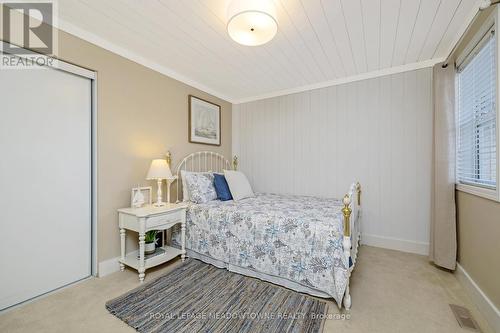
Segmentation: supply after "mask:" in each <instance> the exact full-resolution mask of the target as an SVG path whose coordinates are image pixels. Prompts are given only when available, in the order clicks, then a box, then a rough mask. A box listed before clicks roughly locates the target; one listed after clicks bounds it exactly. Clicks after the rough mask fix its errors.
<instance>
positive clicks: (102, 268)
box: [97, 257, 120, 277]
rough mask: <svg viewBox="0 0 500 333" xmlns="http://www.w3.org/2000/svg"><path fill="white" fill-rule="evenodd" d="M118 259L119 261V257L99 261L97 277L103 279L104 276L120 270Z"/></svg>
mask: <svg viewBox="0 0 500 333" xmlns="http://www.w3.org/2000/svg"><path fill="white" fill-rule="evenodd" d="M118 259H120V257H116V258H111V259H108V260H104V261H101V262H100V263H99V270H98V272H97V276H98V277H104V276H106V275H109V274H112V273H115V272H118V271H119V270H120V263H119V262H118Z"/></svg>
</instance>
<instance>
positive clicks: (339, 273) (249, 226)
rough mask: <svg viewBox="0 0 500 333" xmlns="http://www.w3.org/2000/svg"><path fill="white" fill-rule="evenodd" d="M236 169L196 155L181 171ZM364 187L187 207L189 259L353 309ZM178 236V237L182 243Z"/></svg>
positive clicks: (205, 154) (179, 186) (220, 160)
mask: <svg viewBox="0 0 500 333" xmlns="http://www.w3.org/2000/svg"><path fill="white" fill-rule="evenodd" d="M236 167H237V159H236V158H235V159H233V165H231V163H229V161H228V160H227V159H225V158H224V157H223V156H222V155H220V154H217V153H214V152H208V151H204V152H197V153H193V154H191V155H188V156H187V157H186V158H184V159H183V160H182V161H181V162H180V163H179V165H178V166H177V168H176V174H177V175H178V183H177V200H178V201H180V200H179V195H180V193H182V191H181V189H182V184H181V181H180V179H181V177H179V176H180V173H181V171H182V170H189V171H197V172H205V171H211V172H221V171H222V170H223V169H229V168H233V169H236ZM360 194H361V189H360V185H359V183H353V184H352V185H351V186H350V188H349V190H348V191H347V194H346V195H345V196H344V198H343V199H330V198H319V197H311V196H295V195H282V194H272V193H256V195H255V197H253V198H247V199H244V200H241V201H233V200H230V201H219V200H213V201H209V202H207V203H202V204H194V203H191V202H187V204H188V210H187V219H186V250H187V256H188V257H192V258H196V259H199V260H202V261H204V262H207V263H210V264H212V265H215V266H217V267H220V268H226V269H228V270H230V271H233V272H236V273H239V274H244V275H247V276H252V277H256V278H259V279H262V280H265V281H269V282H272V283H275V284H278V285H282V286H284V287H287V288H290V289H293V290H296V291H299V292H303V293H308V294H310V295H313V296H318V297H323V298H333V299H334V300H335V301H336V302H337V304H338V305H339V307H341V305H342V304H343V305H344V307H345V308H346V309H349V308H350V306H351V296H350V291H349V280H350V276H351V272H352V271H353V269H354V267H355V264H356V257H357V252H358V251H357V250H358V243H359V238H360V232H359V220H360V209H359V204H360ZM179 239H180V234H179V233H175V232H174V234H173V236H172V242H173V243H174V244H175V243H177V242H179Z"/></svg>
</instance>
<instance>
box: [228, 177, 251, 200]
mask: <svg viewBox="0 0 500 333" xmlns="http://www.w3.org/2000/svg"><path fill="white" fill-rule="evenodd" d="M224 177H226V181H227V185H228V186H229V190H230V191H231V195H232V196H233V200H234V201H238V200H241V199H245V198H250V197H253V196H254V194H253V191H252V187H251V186H250V183H249V182H248V179H247V177H246V176H245V174H244V173H243V172H240V171H234V170H224Z"/></svg>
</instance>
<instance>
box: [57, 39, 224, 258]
mask: <svg viewBox="0 0 500 333" xmlns="http://www.w3.org/2000/svg"><path fill="white" fill-rule="evenodd" d="M59 57H60V58H61V59H63V60H66V61H69V62H71V63H74V64H77V65H80V66H83V67H87V68H90V69H92V70H95V71H97V75H98V81H97V82H98V96H97V98H98V126H97V129H98V131H97V132H98V133H97V136H98V139H97V146H98V170H97V171H98V186H97V191H98V221H97V225H98V237H97V238H98V240H97V244H98V251H97V252H98V261H99V262H100V261H103V260H106V259H110V258H114V257H117V256H118V255H119V253H120V244H119V233H118V218H117V214H116V209H117V208H120V207H127V206H129V205H130V189H131V188H132V187H133V186H135V185H137V184H143V185H146V184H148V185H152V186H154V184H153V182H148V181H146V180H145V177H146V172H147V170H148V167H149V163H150V161H151V159H153V158H160V157H163V156H164V154H165V152H166V151H167V150H170V151H171V152H172V154H173V165H174V166H175V165H176V164H177V162H178V161H179V160H180V159H181V158H182V157H184V156H185V155H187V154H189V153H191V152H194V151H198V150H205V149H209V150H213V151H217V152H220V153H222V154H223V155H224V156H226V157H227V158H230V154H231V104H230V103H228V102H226V101H223V100H220V99H218V98H215V97H213V96H211V95H209V94H206V93H204V92H202V91H200V90H197V89H195V88H192V87H190V86H188V85H185V84H183V83H181V82H179V81H176V80H174V79H171V78H169V77H167V76H165V75H162V74H160V73H157V72H155V71H153V70H150V69H148V68H146V67H143V66H141V65H138V64H137V63H134V62H132V61H129V60H127V59H125V58H122V57H120V56H118V55H116V54H114V53H111V52H108V51H106V50H104V49H102V48H100V47H97V46H95V45H93V44H90V43H87V42H85V41H83V40H81V39H78V38H76V37H74V36H72V35H69V34H66V33H60V34H59ZM189 94H193V95H196V96H199V97H201V98H204V99H206V100H209V101H211V102H214V103H216V104H219V105H221V107H222V145H221V147H216V146H206V145H198V144H192V143H189V142H188V95H189ZM165 190H166V188H164V191H165ZM128 245H129V246H128V247H129V249H131V245H132V244H131V243H130V242H129V243H128ZM132 246H135V243H134V244H133V245H132Z"/></svg>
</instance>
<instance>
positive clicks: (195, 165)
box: [175, 151, 237, 202]
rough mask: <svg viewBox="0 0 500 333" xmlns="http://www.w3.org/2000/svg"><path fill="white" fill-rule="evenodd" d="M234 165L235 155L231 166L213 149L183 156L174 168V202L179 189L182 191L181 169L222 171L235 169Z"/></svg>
mask: <svg viewBox="0 0 500 333" xmlns="http://www.w3.org/2000/svg"><path fill="white" fill-rule="evenodd" d="M236 165H237V158H236V157H235V158H234V159H233V166H231V162H229V161H228V160H227V159H226V158H225V157H224V156H222V155H221V154H219V153H215V152H213V151H198V152H196V153H192V154H189V155H188V156H186V157H184V159H182V161H181V162H180V163H179V164H178V165H177V168H176V169H175V175H176V176H177V194H176V196H177V198H176V202H179V189H181V191H182V184H181V183H182V178H181V171H182V170H184V171H192V172H222V170H224V169H226V170H230V169H232V168H234V169H236Z"/></svg>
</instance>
